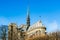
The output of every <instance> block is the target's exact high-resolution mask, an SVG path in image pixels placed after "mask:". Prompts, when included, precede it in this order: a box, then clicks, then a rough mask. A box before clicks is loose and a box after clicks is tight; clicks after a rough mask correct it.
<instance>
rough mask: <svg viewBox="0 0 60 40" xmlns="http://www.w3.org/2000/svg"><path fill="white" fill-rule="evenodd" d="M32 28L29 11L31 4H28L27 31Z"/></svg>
mask: <svg viewBox="0 0 60 40" xmlns="http://www.w3.org/2000/svg"><path fill="white" fill-rule="evenodd" d="M29 27H30V9H29V4H28V9H27V29H26V30H28V28H29Z"/></svg>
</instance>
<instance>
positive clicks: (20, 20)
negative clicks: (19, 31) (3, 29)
mask: <svg viewBox="0 0 60 40" xmlns="http://www.w3.org/2000/svg"><path fill="white" fill-rule="evenodd" d="M27 5H28V0H0V25H2V24H4V25H8V24H9V23H11V22H14V23H16V24H17V25H21V24H26V17H27ZM39 16H41V18H40V17H39ZM30 18H31V25H32V24H33V23H35V22H37V21H38V20H42V22H43V24H44V25H45V26H46V27H47V31H49V32H50V31H54V30H57V29H60V1H59V0H30Z"/></svg>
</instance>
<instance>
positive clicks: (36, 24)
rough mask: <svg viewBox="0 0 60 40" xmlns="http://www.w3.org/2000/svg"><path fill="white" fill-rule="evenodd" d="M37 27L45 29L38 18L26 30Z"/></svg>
mask: <svg viewBox="0 0 60 40" xmlns="http://www.w3.org/2000/svg"><path fill="white" fill-rule="evenodd" d="M37 28H41V29H42V28H43V29H46V27H45V26H44V25H43V24H42V22H41V21H40V20H39V21H37V22H36V23H35V24H33V25H32V26H30V27H29V29H28V31H31V30H33V29H37Z"/></svg>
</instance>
